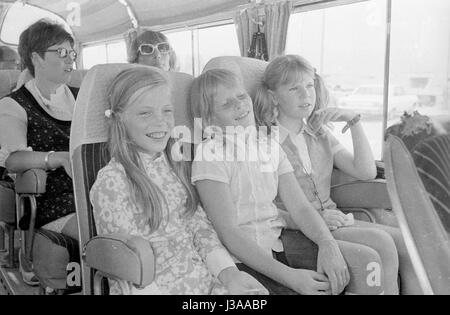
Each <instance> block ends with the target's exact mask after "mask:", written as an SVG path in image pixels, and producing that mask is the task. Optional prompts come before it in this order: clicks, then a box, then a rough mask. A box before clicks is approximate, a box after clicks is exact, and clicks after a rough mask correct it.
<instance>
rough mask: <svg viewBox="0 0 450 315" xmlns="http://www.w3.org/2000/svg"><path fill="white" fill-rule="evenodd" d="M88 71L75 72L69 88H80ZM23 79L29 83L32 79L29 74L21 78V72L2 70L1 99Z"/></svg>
mask: <svg viewBox="0 0 450 315" xmlns="http://www.w3.org/2000/svg"><path fill="white" fill-rule="evenodd" d="M86 73H87V70H75V71H73V72H72V75H71V77H70V80H69V83H68V85H69V86H72V87H76V88H78V87H80V86H81V82H82V81H83V78H84V76H85V75H86ZM19 77H21V80H23V81H24V82H27V81H29V80H30V79H31V78H32V77H31V75H29V74H28V73H24V74H22V76H21V72H20V71H19V70H0V98H2V97H5V96H6V95H8V94H9V93H11V92H12V91H13V90H14V89H16V88H17V87H18V86H17V81H18V79H19Z"/></svg>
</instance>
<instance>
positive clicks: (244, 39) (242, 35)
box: [234, 8, 262, 57]
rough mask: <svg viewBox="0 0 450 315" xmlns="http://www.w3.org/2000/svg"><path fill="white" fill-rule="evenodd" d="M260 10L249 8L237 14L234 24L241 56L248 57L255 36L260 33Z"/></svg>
mask: <svg viewBox="0 0 450 315" xmlns="http://www.w3.org/2000/svg"><path fill="white" fill-rule="evenodd" d="M258 21H259V17H258V8H248V9H245V10H240V11H238V12H236V14H235V16H234V24H235V25H236V32H237V37H238V42H239V49H240V50H241V56H243V57H247V55H248V51H249V49H250V45H251V43H252V38H253V34H254V33H256V32H257V31H258V24H257V23H258ZM261 31H262V30H261Z"/></svg>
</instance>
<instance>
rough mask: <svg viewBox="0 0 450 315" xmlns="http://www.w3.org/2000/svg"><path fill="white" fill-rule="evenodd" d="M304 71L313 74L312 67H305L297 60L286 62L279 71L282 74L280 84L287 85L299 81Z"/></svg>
mask: <svg viewBox="0 0 450 315" xmlns="http://www.w3.org/2000/svg"><path fill="white" fill-rule="evenodd" d="M305 72H306V73H308V74H310V75H312V76H314V69H312V68H310V67H307V66H306V65H304V64H302V63H300V62H298V61H297V60H291V61H290V62H288V63H287V64H286V67H285V71H281V73H282V75H281V80H280V81H279V82H280V85H287V84H292V83H294V82H299V81H301V80H302V79H303V74H304V73H305Z"/></svg>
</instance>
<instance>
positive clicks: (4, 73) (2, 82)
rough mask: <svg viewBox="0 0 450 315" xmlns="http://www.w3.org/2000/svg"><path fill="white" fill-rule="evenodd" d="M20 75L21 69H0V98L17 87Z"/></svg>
mask: <svg viewBox="0 0 450 315" xmlns="http://www.w3.org/2000/svg"><path fill="white" fill-rule="evenodd" d="M19 75H20V71H19V70H0V98H2V97H4V96H6V95H8V94H9V93H11V92H12V90H14V89H15V87H16V84H17V79H18V78H19Z"/></svg>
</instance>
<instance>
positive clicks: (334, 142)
mask: <svg viewBox="0 0 450 315" xmlns="http://www.w3.org/2000/svg"><path fill="white" fill-rule="evenodd" d="M326 137H327V138H328V141H329V143H330V148H331V153H332V154H333V156H335V155H336V154H337V153H339V152H341V151H344V150H345V147H344V146H343V145H342V144H341V143H340V142H339V140H338V139H336V137H335V136H334V135H333V134H332V133H331V132H330V131H327V132H326Z"/></svg>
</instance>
